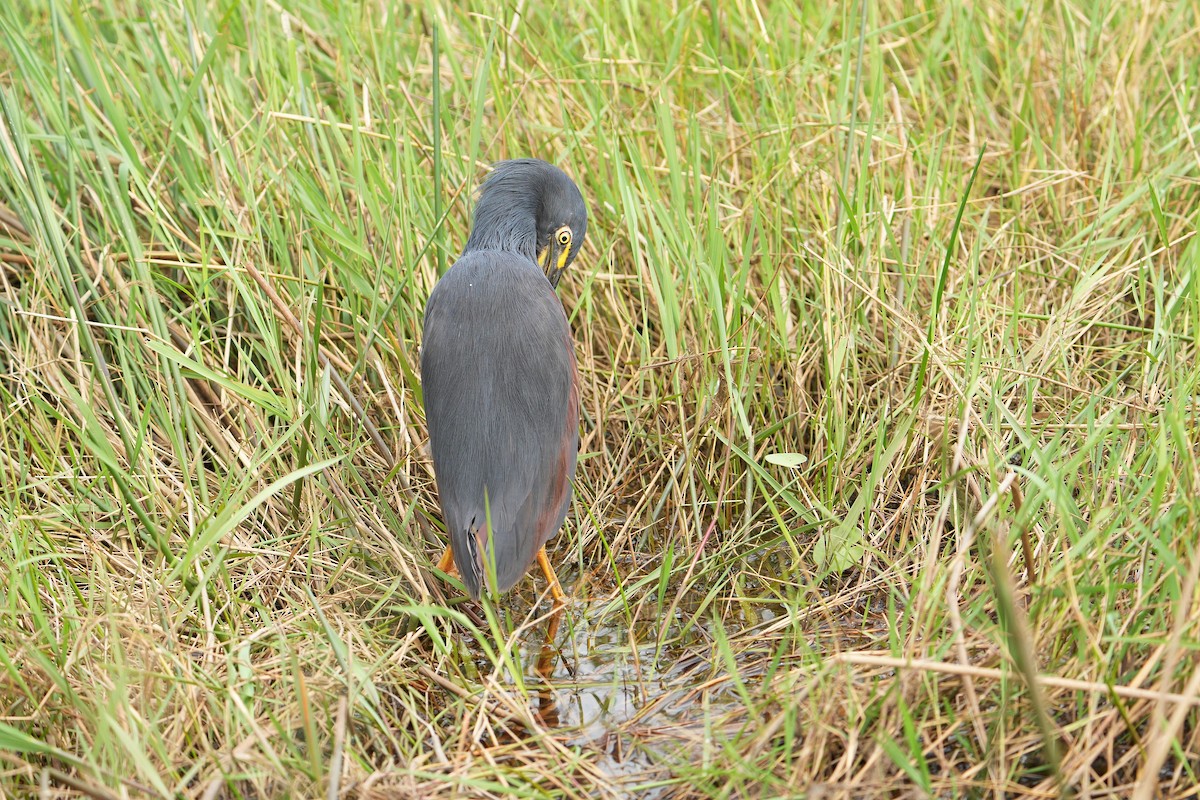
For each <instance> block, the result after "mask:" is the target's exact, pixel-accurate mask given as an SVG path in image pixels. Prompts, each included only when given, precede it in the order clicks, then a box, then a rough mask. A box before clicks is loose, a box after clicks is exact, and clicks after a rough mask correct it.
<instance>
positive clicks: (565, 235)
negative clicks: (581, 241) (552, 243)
mask: <svg viewBox="0 0 1200 800" xmlns="http://www.w3.org/2000/svg"><path fill="white" fill-rule="evenodd" d="M555 235H556V236H557V237H558V243H559V244H560V245H562V246H563V247H566V246H567V245H569V244H571V229H570V228H559V229H558V233H557V234H555Z"/></svg>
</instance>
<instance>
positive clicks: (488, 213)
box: [463, 202, 537, 261]
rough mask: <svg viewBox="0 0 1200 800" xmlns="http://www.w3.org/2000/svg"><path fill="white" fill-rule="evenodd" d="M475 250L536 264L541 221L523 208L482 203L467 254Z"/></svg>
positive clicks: (478, 208) (477, 209)
mask: <svg viewBox="0 0 1200 800" xmlns="http://www.w3.org/2000/svg"><path fill="white" fill-rule="evenodd" d="M471 250H505V251H507V252H510V253H520V254H521V255H523V256H526V257H528V258H529V259H530V260H531V261H536V260H537V220H536V219H535V218H534V215H533V213H532V212H529V211H526V210H524V209H522V208H519V207H506V208H502V207H499V204H495V203H487V204H485V203H482V202H481V203H480V204H479V206H478V207H477V208H476V209H475V224H474V225H473V226H472V227H471V235H470V236H469V237H468V238H467V246H466V247H465V248H463V252H464V253H466V252H469V251H471Z"/></svg>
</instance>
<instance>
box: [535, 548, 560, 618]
mask: <svg viewBox="0 0 1200 800" xmlns="http://www.w3.org/2000/svg"><path fill="white" fill-rule="evenodd" d="M537 562H538V566H539V567H541V568H542V574H543V575H545V576H546V581H547V582H548V583H549V584H550V596H551V597H553V598H554V605H556V606H565V605H566V604H567V595H566V593H565V592H564V591H563V590H562V585H561V584H560V583H559V582H558V576H557V575H555V574H554V567H552V566H550V559H549V558H547V557H546V548H544V547H543V548H542V549H541V550H538V554H537Z"/></svg>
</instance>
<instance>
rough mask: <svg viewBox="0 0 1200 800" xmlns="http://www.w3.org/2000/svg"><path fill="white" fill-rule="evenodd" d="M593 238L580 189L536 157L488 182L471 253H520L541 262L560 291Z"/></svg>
mask: <svg viewBox="0 0 1200 800" xmlns="http://www.w3.org/2000/svg"><path fill="white" fill-rule="evenodd" d="M586 234H587V207H586V206H585V205H584V204H583V195H582V194H580V193H579V187H578V186H576V185H575V182H574V181H572V180H571V179H570V178H568V177H567V174H566V173H565V172H563V171H562V170H561V169H559V168H558V167H556V166H554V165H553V164H547V163H546V162H545V161H540V160H538V159H536V158H521V159H515V160H513V161H501V162H499V163H497V164H495V165H494V167H493V170H492V174H491V175H489V176H488V179H487V180H486V181H485V182H484V184H483V188H482V189H481V190H480V193H479V204H478V205H477V206H476V207H475V221H474V224H473V225H472V226H471V236H470V238H469V239H468V240H467V249H468V250H471V249H485V248H491V249H501V250H516V251H518V252H521V253H523V254H525V255H527V256H529V258H531V259H533V260H535V261H537V263H538V266H540V267H541V268H542V271H543V272H545V273H546V277H547V278H548V279H549V280H550V283H551V285H553V286H557V285H558V279H559V278H560V277H561V276H562V273H563V270H565V269H566V268H567V267H568V266H570V265H571V262H572V261H574V260H575V256H577V255H578V254H579V248H581V247H582V246H583V237H584V236H585V235H586Z"/></svg>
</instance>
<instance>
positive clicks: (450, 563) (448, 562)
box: [437, 545, 458, 575]
mask: <svg viewBox="0 0 1200 800" xmlns="http://www.w3.org/2000/svg"><path fill="white" fill-rule="evenodd" d="M437 568H438V569H439V570H441V571H442V572H444V573H446V574H447V575H457V574H458V567H456V566H454V551H453V550H451V549H450V545H446V552H444V553H442V560H441V561H439V562H438V563H437Z"/></svg>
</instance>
